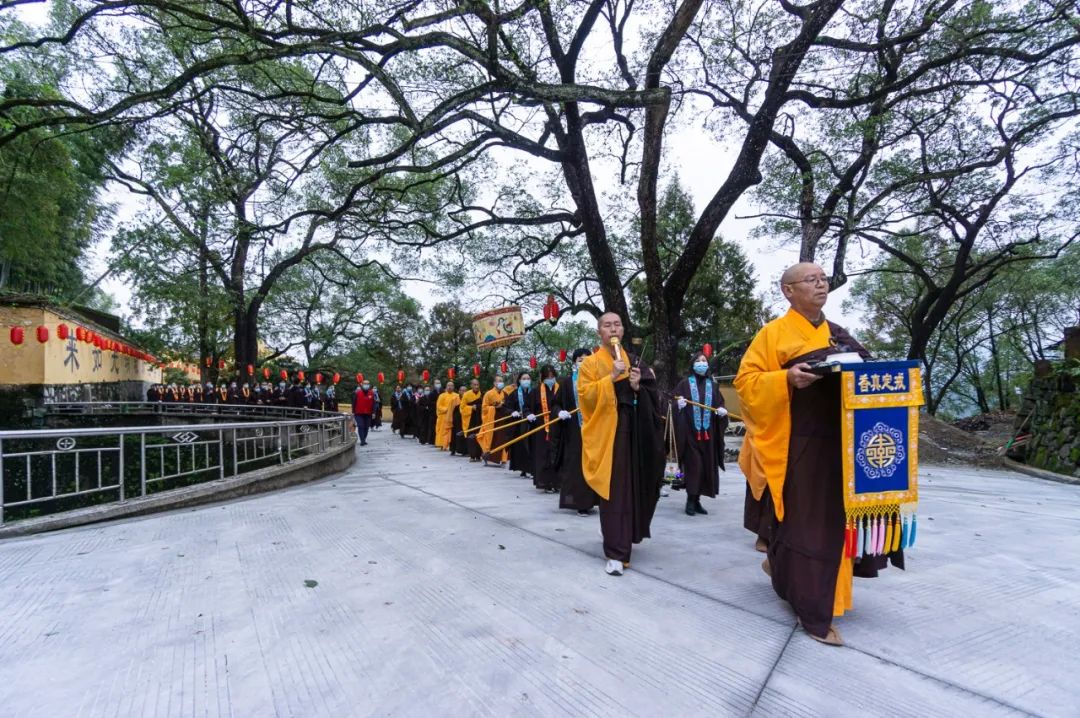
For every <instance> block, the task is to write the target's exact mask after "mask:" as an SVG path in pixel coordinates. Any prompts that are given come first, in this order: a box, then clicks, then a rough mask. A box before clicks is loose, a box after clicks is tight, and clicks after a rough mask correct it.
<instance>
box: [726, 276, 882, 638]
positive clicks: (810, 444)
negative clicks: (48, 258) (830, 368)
mask: <svg viewBox="0 0 1080 718" xmlns="http://www.w3.org/2000/svg"><path fill="white" fill-rule="evenodd" d="M781 289H782V290H783V292H784V295H785V296H786V297H787V298H788V300H789V301H790V302H791V306H792V308H791V310H789V311H788V313H787V314H786V315H784V316H782V317H780V318H779V319H776V320H774V321H772V322H769V324H767V325H765V327H764V328H762V329H761V331H759V332H758V334H757V336H755V337H754V340H753V342H751V344H750V347H749V348H748V349H747V351H746V355H745V356H744V357H743V360H742V363H741V364H740V366H739V373H738V375H737V376H736V378H735V387H736V390H737V391H738V393H739V399H740V401H741V402H742V408H743V419H744V421H745V423H746V428H747V433H746V438H745V440H744V443H743V449H742V451H741V452H740V456H739V465H740V466H741V467H742V469H743V473H744V474H745V475H746V477H747V482H748V484H749V485H750V487H751V489H752V490H753V492H754V495H755V496H760V495H764V493H765V492H768V493H769V495H770V498H771V501H772V507H773V515H772V519H771V524H772V525H771V538H772V540H771V542H770V544H769V550H768V553H769V555H768V558H767V559H766V561H765V563H764V564H763V565H762V568H764V569H765V570H766V572H768V573H770V575H771V576H772V585H773V589H774V590H775V591H776V593H777V595H778V596H780V597H781V598H783V599H785V600H786V601H788V602H789V603H790V604H791V607H792V608H793V609H794V611H795V614H796V615H797V616H798V618H799V620H800V622H801V623H802V625H803V627H804V628H805V629H806V631H807V633H809V634H810V635H811V636H812V637H814V638H815V639H817V640H819V641H822V642H824V643H828V644H831V645H842V639H841V637H840V634H839V631H837V630H836V628H835V627H834V626H833V625H832V620H833V618H835V617H838V616H842V615H843V614H844V612H845V611H846V610H848V609H850V608H851V605H852V604H851V578H852V575H856V576H861V577H873V576H876V575H877V572H878V570H880V569H881V568H884V567H885V565H886V558H885V557H866V558H863V559H862V560H860V561H859V562H858V563H857V564H855V565H854V566H853V565H852V560H851V559H848V558H845V557H844V556H843V548H844V526H845V514H844V502H843V471H842V453H841V451H842V446H841V426H840V386H839V375H838V374H832V375H828V376H826V377H820V376H818V375H816V374H813V373H812V372H810V371H808V369H809V363H811V362H814V361H818V360H820V359H823V358H825V357H827V356H829V355H832V354H837V353H843V352H858V353H859V354H860V355H862V356H863V357H868V356H869V355H868V354H867V352H866V350H865V349H864V348H863V347H862V346H861V345H860V344H859V343H858V342H857V341H855V340H854V339H853V338H852V337H851V336H850V335H849V334H848V333H847V332H846V331H844V329H843V328H841V327H839V326H837V325H835V324H833V323H831V322H828V321H826V320H825V316H824V314H822V312H821V309H822V307H823V306H824V304H825V300H826V298H827V297H828V281H827V280H826V279H825V275H824V273H823V272H822V270H821V268H820V267H817V266H816V265H813V264H798V265H795V266H794V267H792V268H790V269H788V270H787V271H786V272H785V273H784V278H783V280H782V281H781ZM889 558H890V559H891V560H892V562H893V564H894V565H896V566H899V567H901V568H903V555H902V553H900V552H897V553H896V554H891V555H890V556H889Z"/></svg>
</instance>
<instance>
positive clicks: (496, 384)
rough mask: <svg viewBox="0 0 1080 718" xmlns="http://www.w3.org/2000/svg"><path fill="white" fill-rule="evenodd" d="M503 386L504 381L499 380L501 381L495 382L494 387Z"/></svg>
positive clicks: (500, 387) (499, 387)
mask: <svg viewBox="0 0 1080 718" xmlns="http://www.w3.org/2000/svg"><path fill="white" fill-rule="evenodd" d="M504 386H506V384H505V383H504V382H501V381H497V382H495V388H496V389H502V388H503V387H504Z"/></svg>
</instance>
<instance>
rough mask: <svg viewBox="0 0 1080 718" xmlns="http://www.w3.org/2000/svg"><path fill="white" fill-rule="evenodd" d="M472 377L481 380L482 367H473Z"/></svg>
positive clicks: (474, 365)
mask: <svg viewBox="0 0 1080 718" xmlns="http://www.w3.org/2000/svg"><path fill="white" fill-rule="evenodd" d="M472 375H473V376H475V377H476V378H477V379H479V378H480V365H479V364H473V365H472Z"/></svg>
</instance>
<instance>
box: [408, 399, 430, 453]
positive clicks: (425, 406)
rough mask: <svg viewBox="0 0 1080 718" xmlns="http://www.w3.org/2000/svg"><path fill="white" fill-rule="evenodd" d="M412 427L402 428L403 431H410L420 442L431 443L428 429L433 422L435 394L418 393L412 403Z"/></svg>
mask: <svg viewBox="0 0 1080 718" xmlns="http://www.w3.org/2000/svg"><path fill="white" fill-rule="evenodd" d="M412 409H413V410H412V416H413V428H412V430H411V431H410V430H409V429H408V428H406V429H403V430H402V431H403V432H404V433H410V434H412V435H413V436H415V437H416V440H417V441H419V442H420V443H421V444H433V443H434V442H433V441H432V440H431V438H430V434H431V432H430V431H429V429H430V428H431V426H432V425H433V424H434V423H435V395H434V394H420V395H419V396H417V398H416V401H415V403H413V405H412Z"/></svg>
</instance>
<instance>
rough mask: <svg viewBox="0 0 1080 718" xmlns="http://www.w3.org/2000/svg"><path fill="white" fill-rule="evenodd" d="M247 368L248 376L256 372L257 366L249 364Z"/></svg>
mask: <svg viewBox="0 0 1080 718" xmlns="http://www.w3.org/2000/svg"><path fill="white" fill-rule="evenodd" d="M247 370H248V376H252V375H253V374H255V367H253V366H251V365H250V364H248V365H247Z"/></svg>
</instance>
